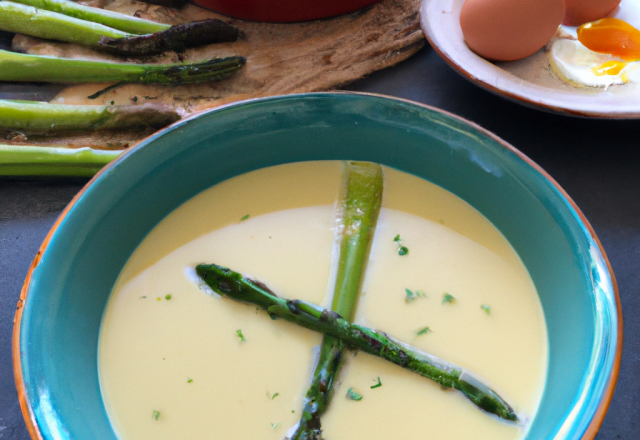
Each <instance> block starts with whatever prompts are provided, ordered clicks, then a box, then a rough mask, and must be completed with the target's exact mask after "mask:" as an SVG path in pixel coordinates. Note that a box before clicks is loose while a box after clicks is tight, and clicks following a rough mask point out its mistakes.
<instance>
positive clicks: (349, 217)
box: [291, 162, 383, 440]
mask: <svg viewBox="0 0 640 440" xmlns="http://www.w3.org/2000/svg"><path fill="white" fill-rule="evenodd" d="M343 175H344V178H343V185H344V186H346V191H344V194H343V195H342V196H341V198H340V199H339V200H338V203H339V206H338V211H339V214H338V215H339V220H340V224H339V227H340V228H341V231H340V233H341V235H342V238H341V240H340V253H339V258H338V268H337V269H338V270H337V275H336V284H335V287H334V293H333V302H332V306H331V309H332V310H334V311H335V312H336V313H338V314H339V315H341V316H344V317H345V318H346V319H347V320H349V321H351V319H352V317H353V312H354V309H355V304H356V302H357V298H358V293H359V292H360V284H361V282H362V277H363V274H364V270H365V266H366V260H367V255H368V251H369V247H370V243H371V240H372V238H373V234H374V230H375V225H376V221H377V218H378V213H379V212H380V205H381V203H382V186H383V185H382V167H381V166H380V165H377V164H373V163H370V162H364V163H359V162H347V163H345V165H344V169H343ZM343 348H344V344H343V343H342V342H341V341H340V340H339V339H337V338H335V337H333V336H329V335H324V337H323V339H322V347H321V349H320V357H319V358H318V364H317V365H316V369H315V371H314V373H313V377H312V381H311V386H310V387H309V390H308V391H307V394H306V397H305V404H304V408H303V411H302V417H301V419H300V423H299V424H298V428H297V429H296V432H295V434H294V435H293V436H292V437H291V439H292V440H311V439H314V440H315V439H320V438H321V434H322V430H321V428H320V427H321V424H320V417H321V416H322V414H324V412H325V411H326V409H327V407H328V405H329V402H330V400H331V397H332V394H333V392H332V391H333V389H332V388H333V387H332V386H333V382H334V380H335V378H336V377H337V375H338V372H339V371H340V360H341V358H342V349H343Z"/></svg>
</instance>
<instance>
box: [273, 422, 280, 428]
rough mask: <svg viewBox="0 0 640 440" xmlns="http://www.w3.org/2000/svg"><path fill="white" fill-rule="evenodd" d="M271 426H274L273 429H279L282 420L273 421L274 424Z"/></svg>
mask: <svg viewBox="0 0 640 440" xmlns="http://www.w3.org/2000/svg"><path fill="white" fill-rule="evenodd" d="M271 427H272V428H273V429H278V428H279V427H280V422H276V423H272V424H271Z"/></svg>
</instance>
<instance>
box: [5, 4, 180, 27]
mask: <svg viewBox="0 0 640 440" xmlns="http://www.w3.org/2000/svg"><path fill="white" fill-rule="evenodd" d="M13 1H15V2H16V3H22V4H23V5H29V6H33V7H34V8H38V9H44V10H47V11H53V12H57V13H59V14H63V15H67V16H69V17H75V18H78V19H80V20H86V21H91V22H94V23H100V24H103V25H105V26H108V27H110V28H113V29H118V30H120V31H123V32H128V33H130V34H136V35H144V34H152V33H154V32H159V31H164V30H167V29H169V28H171V25H169V24H164V23H156V22H154V21H149V20H143V19H141V18H136V17H130V16H128V15H124V14H120V13H118V12H112V11H107V10H105V9H100V8H93V7H91V6H85V5H82V4H79V3H76V2H73V1H68V0H13Z"/></svg>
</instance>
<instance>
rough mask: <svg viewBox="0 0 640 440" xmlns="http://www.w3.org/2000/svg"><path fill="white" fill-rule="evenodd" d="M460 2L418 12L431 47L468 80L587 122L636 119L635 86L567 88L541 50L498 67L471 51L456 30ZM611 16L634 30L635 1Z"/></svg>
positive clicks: (434, 2)
mask: <svg viewBox="0 0 640 440" xmlns="http://www.w3.org/2000/svg"><path fill="white" fill-rule="evenodd" d="M463 3H464V0H423V2H422V6H421V9H420V14H421V24H422V29H423V30H424V32H425V34H426V36H427V38H428V40H429V42H430V43H431V46H432V47H433V48H434V49H435V50H436V51H437V52H438V53H439V54H440V56H442V58H444V60H445V61H446V62H447V63H449V65H451V67H453V68H454V69H455V70H456V71H457V72H458V73H460V74H461V75H462V76H464V77H465V78H467V79H468V80H469V81H471V82H473V83H474V84H477V85H479V86H480V87H482V88H484V89H486V90H489V91H490V92H493V93H495V94H497V95H500V96H502V97H504V98H507V99H510V100H512V101H515V102H518V103H520V104H523V105H526V106H529V107H534V108H538V109H540V110H546V111H551V112H557V113H562V114H568V115H574V116H584V117H593V118H608V119H638V118H640V87H637V88H635V89H634V88H632V87H628V86H612V87H610V88H608V89H607V90H604V89H595V88H589V87H583V88H579V87H574V86H570V85H569V84H567V83H565V82H564V81H562V80H561V79H559V78H558V77H557V76H556V75H555V74H554V73H553V72H552V71H551V70H550V67H549V62H548V59H547V54H546V52H545V49H541V50H540V51H538V52H537V53H535V54H533V55H531V56H530V57H527V58H525V59H523V60H519V61H511V62H500V63H492V62H489V61H487V60H485V59H484V58H481V57H479V56H478V55H476V54H475V53H473V52H471V50H469V48H468V47H467V45H466V44H465V42H464V39H463V36H462V30H461V29H460V8H461V7H462V4H463ZM611 16H613V17H619V18H622V19H625V20H626V21H628V22H629V23H630V24H632V25H634V26H635V27H640V2H639V1H637V0H622V2H621V4H620V7H619V8H617V9H616V10H615V11H614V12H613V13H612V14H611ZM571 29H575V28H569V30H571Z"/></svg>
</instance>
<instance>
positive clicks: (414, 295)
mask: <svg viewBox="0 0 640 440" xmlns="http://www.w3.org/2000/svg"><path fill="white" fill-rule="evenodd" d="M404 291H405V292H406V294H407V296H405V297H404V300H405V301H406V302H410V301H413V300H414V299H416V298H426V297H427V294H426V293H424V292H423V291H422V290H416V291H415V292H412V291H411V290H410V289H404Z"/></svg>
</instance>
